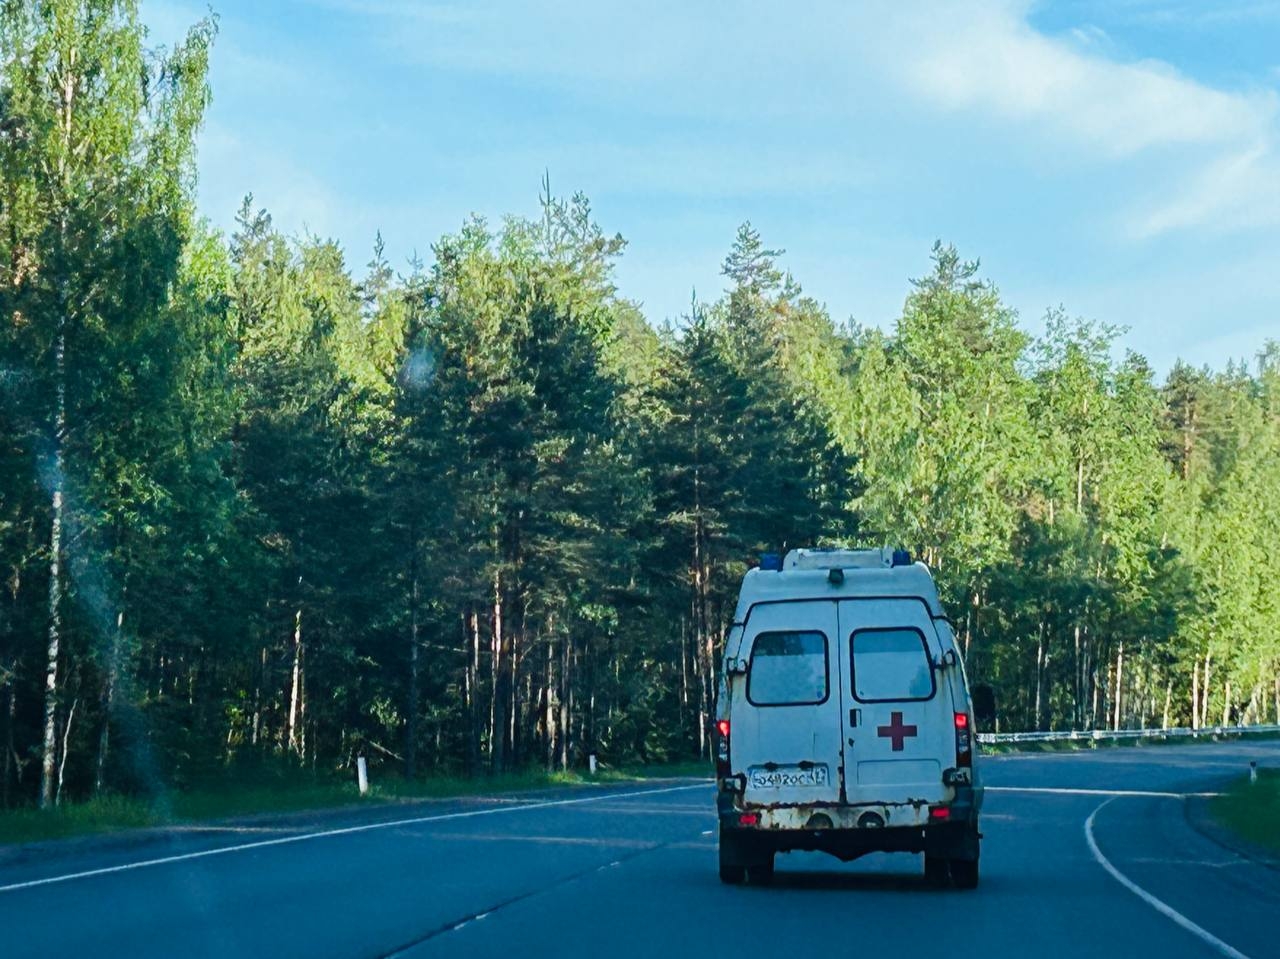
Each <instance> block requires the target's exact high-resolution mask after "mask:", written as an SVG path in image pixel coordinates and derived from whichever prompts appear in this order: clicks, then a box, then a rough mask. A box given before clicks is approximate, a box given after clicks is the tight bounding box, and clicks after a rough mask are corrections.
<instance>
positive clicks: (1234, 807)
mask: <svg viewBox="0 0 1280 959" xmlns="http://www.w3.org/2000/svg"><path fill="white" fill-rule="evenodd" d="M1209 808H1210V811H1211V812H1212V813H1213V815H1214V817H1215V818H1216V819H1217V820H1218V821H1219V822H1220V823H1221V824H1222V825H1224V826H1226V827H1227V828H1228V829H1230V830H1232V831H1233V832H1234V833H1235V834H1236V835H1238V836H1239V837H1240V838H1242V839H1244V840H1245V841H1246V842H1249V843H1252V844H1254V845H1256V846H1258V847H1260V848H1262V849H1264V850H1266V851H1267V852H1269V853H1271V854H1272V855H1274V856H1277V857H1280V769H1259V770H1258V781H1257V782H1256V783H1250V782H1249V777H1248V776H1244V777H1242V778H1240V779H1238V780H1236V781H1235V782H1234V783H1232V784H1231V786H1230V787H1228V789H1227V790H1226V792H1225V793H1224V794H1223V795H1221V796H1218V797H1215V798H1214V799H1213V800H1212V803H1211V805H1210V807H1209Z"/></svg>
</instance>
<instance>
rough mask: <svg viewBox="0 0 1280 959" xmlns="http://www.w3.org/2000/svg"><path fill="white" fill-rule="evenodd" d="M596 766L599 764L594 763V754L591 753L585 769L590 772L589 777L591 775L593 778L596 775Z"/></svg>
mask: <svg viewBox="0 0 1280 959" xmlns="http://www.w3.org/2000/svg"><path fill="white" fill-rule="evenodd" d="M598 765H599V763H598V762H596V754H595V753H592V754H591V755H590V756H588V757H587V768H588V769H589V770H591V775H593V776H594V775H595V774H596V767H597V766H598Z"/></svg>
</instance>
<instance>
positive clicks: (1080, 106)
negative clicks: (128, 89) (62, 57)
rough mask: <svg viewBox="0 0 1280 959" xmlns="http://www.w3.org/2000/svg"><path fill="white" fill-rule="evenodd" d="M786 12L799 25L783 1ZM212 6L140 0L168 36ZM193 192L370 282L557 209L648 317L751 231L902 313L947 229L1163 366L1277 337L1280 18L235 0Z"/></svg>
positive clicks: (1171, 11)
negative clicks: (1119, 330) (315, 245)
mask: <svg viewBox="0 0 1280 959" xmlns="http://www.w3.org/2000/svg"><path fill="white" fill-rule="evenodd" d="M793 8H794V9H793ZM206 9H207V8H206V7H205V6H204V5H203V4H200V3H194V2H188V0H143V5H142V10H143V17H144V20H146V22H147V23H148V24H149V26H150V27H151V30H152V37H153V39H154V40H155V41H156V42H160V43H167V42H172V40H173V39H174V38H176V37H177V36H179V35H180V34H181V31H182V30H183V29H184V28H185V26H186V25H187V24H189V23H190V22H192V21H193V20H195V19H197V18H198V17H199V16H201V15H203V13H204V12H205V11H206ZM213 9H214V10H215V11H216V12H217V13H218V14H219V16H220V22H221V33H220V36H219V39H218V43H217V48H216V50H215V53H214V61H213V78H212V80H213V89H214V103H213V107H212V109H211V112H210V114H209V120H208V124H207V126H206V128H205V130H204V132H203V134H202V140H201V154H200V205H201V209H202V211H203V212H204V213H205V214H206V215H207V216H208V217H209V219H210V220H211V221H212V222H213V223H215V224H216V225H218V226H220V227H223V228H229V227H230V225H231V223H232V221H233V218H234V215H235V211H236V209H237V208H238V207H239V204H240V199H241V198H242V197H243V195H244V194H245V193H246V192H250V191H251V192H252V193H253V194H254V196H255V201H256V203H257V204H258V205H261V206H265V207H266V208H268V209H269V210H270V211H271V212H272V214H273V216H274V217H275V219H276V222H277V224H278V225H280V226H281V227H282V228H284V229H285V230H286V231H289V232H291V233H301V232H302V231H304V230H309V231H311V232H313V233H316V234H319V235H322V236H326V237H334V238H336V239H338V240H339V241H340V242H341V243H342V244H343V246H344V248H345V249H346V250H347V255H348V260H349V262H350V263H352V264H354V265H355V266H356V268H357V270H360V269H363V265H364V264H365V263H366V262H367V261H368V259H369V254H370V250H371V247H372V243H373V238H374V234H375V231H377V230H379V229H380V230H381V231H382V234H383V237H384V239H385V242H386V246H387V251H388V254H389V255H390V256H391V258H392V261H393V263H394V264H396V265H399V266H403V264H404V263H405V262H406V260H407V258H408V257H409V256H410V255H411V254H412V253H413V252H414V251H415V250H417V251H419V252H421V253H422V254H423V255H424V256H429V248H430V245H431V243H432V242H433V241H434V240H435V239H436V238H437V237H439V236H440V235H441V234H442V233H444V232H448V231H451V230H453V229H456V227H457V226H458V225H459V224H460V223H461V222H462V220H463V218H464V217H465V216H467V215H468V214H469V213H472V212H476V213H480V214H482V215H484V216H486V217H489V218H490V219H492V220H495V221H496V220H498V219H500V218H501V217H502V216H503V215H504V214H507V213H518V214H533V213H535V212H536V202H537V193H538V189H539V183H540V180H541V177H542V174H543V171H544V170H548V171H549V172H550V176H551V183H552V188H553V190H555V191H556V192H559V193H571V192H573V191H575V190H582V191H583V192H585V193H586V194H587V195H588V196H589V197H590V198H591V200H592V202H593V205H594V207H595V210H596V212H597V216H598V218H599V220H600V221H601V223H602V224H603V225H604V227H605V228H606V229H608V230H610V231H615V230H616V231H618V232H621V233H622V234H623V235H624V236H625V237H626V238H627V240H628V241H629V247H628V249H627V252H626V254H625V256H624V257H623V260H622V263H621V264H620V267H619V270H618V282H619V286H620V288H621V290H622V292H623V293H624V294H625V295H627V296H630V297H632V298H634V299H637V300H639V301H641V302H642V303H643V306H644V309H645V312H646V314H647V315H648V316H649V318H650V319H651V320H652V321H655V322H660V321H661V320H663V319H664V318H667V317H673V318H674V317H677V316H679V315H680V314H681V313H683V312H685V311H686V310H687V308H688V304H689V301H690V297H691V294H692V291H693V290H695V289H696V290H697V292H698V295H699V297H700V298H703V299H709V298H713V297H714V296H716V295H717V294H718V293H719V291H720V289H721V287H722V286H723V282H722V279H721V277H720V276H719V264H720V262H721V260H722V259H723V257H724V254H725V251H726V249H727V247H728V245H729V243H730V241H731V239H732V237H733V233H734V230H735V228H736V226H737V224H738V223H740V222H741V221H743V220H746V219H749V220H751V221H752V222H753V223H754V224H755V225H756V227H757V228H758V229H759V230H760V231H761V232H762V234H763V235H764V238H765V240H766V242H767V243H768V244H769V245H771V246H775V247H782V248H785V249H786V251H787V253H786V255H785V257H784V258H783V263H784V265H785V266H786V267H787V268H788V269H790V270H791V271H792V272H793V274H794V275H795V277H796V278H797V279H798V280H799V281H800V282H801V284H802V285H803V286H804V288H805V289H806V291H808V292H809V293H811V294H813V295H814V296H816V297H817V298H818V299H819V300H821V301H823V302H825V303H826V304H827V306H828V308H829V309H830V311H831V314H832V316H833V317H834V318H835V319H837V320H843V319H845V318H848V317H853V318H855V319H856V320H858V321H859V322H862V323H869V324H877V325H881V326H888V325H890V324H891V323H892V321H893V319H894V317H895V316H896V315H897V314H898V312H899V310H900V308H901V305H902V299H903V296H904V295H905V293H906V291H907V288H908V285H907V280H908V277H911V276H918V275H920V274H922V273H924V272H925V271H927V269H928V254H929V248H930V245H931V244H932V242H933V240H934V239H935V238H942V239H944V240H947V241H950V242H953V243H955V244H956V245H957V246H958V247H959V248H960V250H961V252H962V253H963V254H964V255H965V256H967V257H970V258H972V257H980V258H981V260H982V263H983V268H984V272H985V273H986V275H988V276H989V277H991V278H992V279H994V280H995V282H996V283H997V284H998V285H999V287H1000V289H1001V291H1002V293H1003V295H1004V297H1005V299H1006V301H1007V302H1008V303H1009V304H1010V305H1012V306H1013V307H1015V308H1016V309H1017V310H1018V311H1019V313H1020V315H1021V317H1022V321H1023V323H1024V325H1025V326H1027V327H1028V328H1029V329H1031V330H1037V329H1039V328H1040V324H1041V318H1042V316H1043V315H1044V312H1045V310H1046V309H1047V308H1049V307H1054V306H1058V305H1062V306H1064V307H1065V308H1066V310H1067V311H1068V312H1070V313H1072V314H1080V315H1084V316H1089V317H1093V318H1096V319H1099V320H1102V321H1105V322H1108V323H1113V324H1118V325H1123V326H1126V327H1128V328H1129V332H1128V334H1127V335H1126V336H1125V338H1124V343H1125V344H1126V345H1127V346H1131V347H1132V348H1134V349H1136V350H1138V351H1139V352H1141V353H1143V354H1145V355H1146V356H1147V357H1148V358H1149V359H1150V360H1151V361H1152V363H1153V364H1154V365H1155V367H1156V368H1157V370H1160V371H1164V370H1166V369H1167V368H1168V367H1169V365H1170V364H1172V362H1173V361H1174V359H1175V358H1177V357H1182V358H1184V359H1186V360H1188V361H1190V362H1192V363H1195V364H1197V365H1199V364H1202V363H1208V364H1211V365H1213V366H1220V365H1222V364H1223V363H1225V362H1226V361H1227V360H1228V359H1229V358H1232V357H1236V358H1246V359H1251V358H1252V356H1253V355H1254V353H1256V351H1257V350H1258V349H1259V347H1260V346H1261V345H1262V343H1263V341H1264V339H1266V338H1267V337H1273V338H1280V2H1254V0H1222V2H1217V3H1208V2H1205V3H1192V2H1184V0H1163V2H1160V0H1064V2H1060V3H1036V4H1033V3H1029V2H1025V0H1022V2H1019V0H985V2H972V3H970V2H963V0H954V2H945V3H941V2H940V3H936V4H917V3H911V2H883V3H882V2H861V3H854V2H839V0H811V2H808V3H805V4H794V5H793V4H786V3H781V2H776V0H774V2H747V0H744V2H737V3H730V2H725V0H720V2H711V0H682V2H681V0H675V2H634V0H633V2H631V3H614V2H611V0H565V2H559V3H541V4H535V3H532V2H524V3H520V2H482V0H466V2H430V0H421V2H419V0H258V2H252V0H214V3H213Z"/></svg>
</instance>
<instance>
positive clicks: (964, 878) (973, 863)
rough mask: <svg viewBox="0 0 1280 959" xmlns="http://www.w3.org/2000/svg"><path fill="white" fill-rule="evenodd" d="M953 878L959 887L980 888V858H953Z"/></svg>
mask: <svg viewBox="0 0 1280 959" xmlns="http://www.w3.org/2000/svg"><path fill="white" fill-rule="evenodd" d="M951 880H952V882H954V883H955V884H956V888H957V889H977V888H978V860H977V859H952V860H951Z"/></svg>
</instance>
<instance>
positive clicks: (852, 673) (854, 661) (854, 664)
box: [849, 626, 938, 706]
mask: <svg viewBox="0 0 1280 959" xmlns="http://www.w3.org/2000/svg"><path fill="white" fill-rule="evenodd" d="M860 633H915V634H916V635H917V636H919V637H920V645H921V646H922V647H923V648H924V659H925V662H926V663H928V664H929V687H930V688H929V695H928V696H906V697H902V696H894V697H892V698H890V699H863V698H862V697H861V696H859V695H858V657H857V653H856V652H855V650H854V648H853V641H854V639H855V638H856V637H857V636H858V635H859V634H860ZM849 692H850V693H852V694H853V698H854V699H856V700H857V701H858V702H860V703H864V704H866V705H868V706H872V705H876V704H878V703H927V702H931V701H932V700H933V699H935V698H936V697H937V695H938V673H937V670H935V669H934V668H933V652H932V650H930V649H929V637H927V636H925V634H924V630H922V629H921V628H920V627H919V626H863V627H861V628H859V629H855V630H853V632H851V633H850V634H849Z"/></svg>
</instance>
